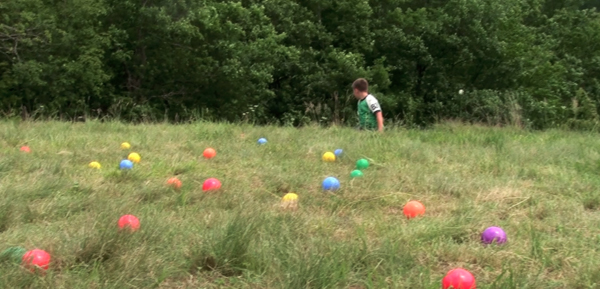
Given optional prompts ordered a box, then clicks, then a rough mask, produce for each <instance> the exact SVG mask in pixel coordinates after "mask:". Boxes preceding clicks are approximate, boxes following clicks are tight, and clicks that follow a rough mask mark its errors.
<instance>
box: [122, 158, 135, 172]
mask: <svg viewBox="0 0 600 289" xmlns="http://www.w3.org/2000/svg"><path fill="white" fill-rule="evenodd" d="M119 167H120V168H121V169H122V170H131V169H132V168H133V162H131V161H130V160H122V161H121V163H120V164H119Z"/></svg>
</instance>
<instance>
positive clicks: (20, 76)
mask: <svg viewBox="0 0 600 289" xmlns="http://www.w3.org/2000/svg"><path fill="white" fill-rule="evenodd" d="M598 6H600V3H599V1H584V0H567V1H565V0H526V1H523V0H506V1H495V0H428V1H425V0H371V1H364V0H344V1H341V0H339V1H332V0H298V1H294V0H242V1H216V0H205V1H191V0H175V1H166V0H145V1H131V0H118V1H117V0H94V1H92V0H68V1H44V0H11V1H2V2H0V15H1V16H0V74H1V75H2V77H1V80H0V111H3V112H5V113H6V114H11V113H12V114H17V113H21V112H23V113H27V114H33V115H43V116H59V115H58V114H60V116H62V117H65V118H76V117H81V116H92V117H96V116H100V117H103V116H107V117H118V118H121V119H125V120H162V119H163V118H168V119H170V120H186V119H189V118H190V117H196V118H198V117H202V118H205V119H226V120H230V121H236V120H243V121H251V122H255V123H266V122H280V123H282V124H294V125H299V124H304V123H307V122H310V121H311V120H312V121H319V122H323V123H330V122H337V123H340V122H345V123H352V122H353V121H355V101H354V99H353V97H352V95H351V93H350V89H349V87H350V84H351V82H352V81H353V80H354V79H355V78H357V77H366V78H367V79H369V80H370V81H371V83H372V91H373V92H376V93H377V96H378V98H379V99H380V102H381V103H382V106H383V108H384V114H385V117H386V118H387V119H395V120H401V121H403V122H404V123H406V124H417V125H421V124H428V123H433V122H435V121H436V120H440V119H461V120H465V121H477V122H487V123H489V124H515V125H524V126H527V127H532V128H547V127H557V126H563V125H568V126H570V127H572V128H593V127H595V126H596V123H598V106H599V105H600V103H599V101H600V82H599V78H600V48H599V47H598V45H599V43H600V17H599V13H598V12H597V11H596V10H595V9H596V7H598ZM460 89H464V90H465V93H464V94H462V95H461V94H458V91H459V90H460Z"/></svg>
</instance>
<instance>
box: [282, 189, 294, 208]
mask: <svg viewBox="0 0 600 289" xmlns="http://www.w3.org/2000/svg"><path fill="white" fill-rule="evenodd" d="M281 207H282V208H283V209H289V210H296V209H298V195H296V194H294V193H287V194H286V195H285V196H283V198H281Z"/></svg>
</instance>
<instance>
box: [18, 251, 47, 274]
mask: <svg viewBox="0 0 600 289" xmlns="http://www.w3.org/2000/svg"><path fill="white" fill-rule="evenodd" d="M21 260H22V261H23V265H25V267H27V268H29V270H31V271H32V272H33V271H34V270H35V268H41V269H43V270H48V268H49V267H50V254H48V252H46V251H44V250H40V249H34V250H31V251H28V252H26V253H25V255H23V257H22V259H21Z"/></svg>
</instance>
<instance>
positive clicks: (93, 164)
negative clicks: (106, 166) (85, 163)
mask: <svg viewBox="0 0 600 289" xmlns="http://www.w3.org/2000/svg"><path fill="white" fill-rule="evenodd" d="M89 166H90V168H92V169H99V168H101V167H102V166H101V165H100V163H99V162H91V163H90V165H89Z"/></svg>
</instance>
